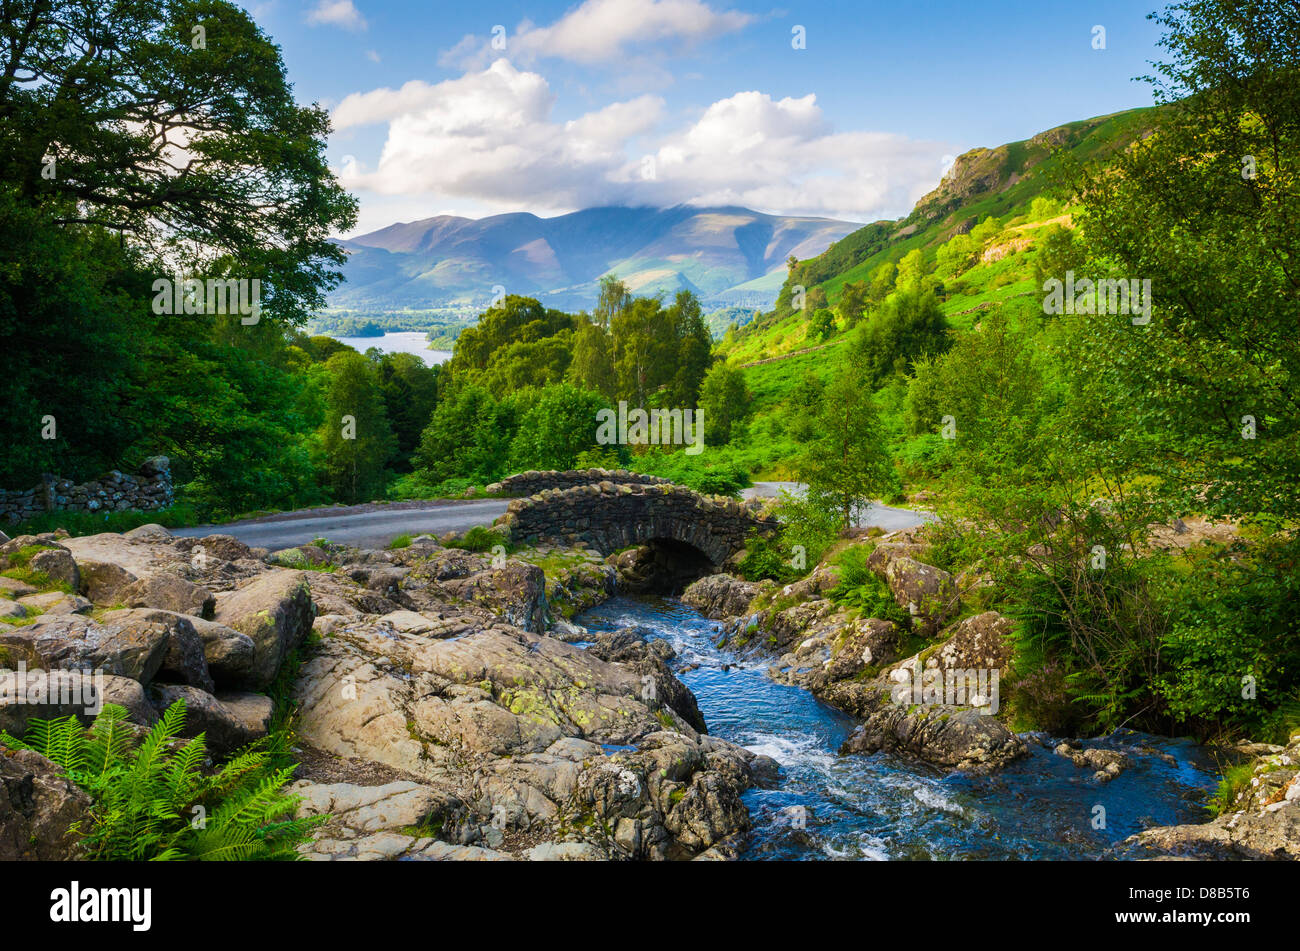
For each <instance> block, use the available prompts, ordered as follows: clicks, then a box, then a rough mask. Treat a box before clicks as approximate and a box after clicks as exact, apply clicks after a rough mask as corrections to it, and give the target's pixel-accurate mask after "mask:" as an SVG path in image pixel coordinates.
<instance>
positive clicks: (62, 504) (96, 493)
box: [0, 456, 174, 523]
mask: <svg viewBox="0 0 1300 951" xmlns="http://www.w3.org/2000/svg"><path fill="white" fill-rule="evenodd" d="M173 499H174V496H173V490H172V474H171V460H169V459H168V458H167V457H166V456H154V457H152V458H150V459H146V460H145V462H144V465H142V466H141V467H140V470H139V472H137V473H136V474H135V475H126V474H124V473H121V472H118V471H116V470H114V471H112V472H110V473H108V474H107V475H105V476H104V477H103V478H101V479H97V480H95V481H93V482H86V483H83V484H82V485H74V484H73V483H72V482H71V481H70V480H68V479H60V478H58V477H56V476H46V477H45V478H44V479H43V480H42V481H41V483H40V484H39V485H37V486H33V487H32V488H30V489H20V490H17V491H8V492H6V491H3V490H0V520H2V521H4V522H8V523H13V522H21V521H23V520H24V519H29V518H32V517H34V516H36V515H40V514H42V513H44V512H126V511H137V512H152V511H155V510H156V509H161V508H166V507H167V506H169V505H171V504H172V501H173Z"/></svg>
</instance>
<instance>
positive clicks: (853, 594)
mask: <svg viewBox="0 0 1300 951" xmlns="http://www.w3.org/2000/svg"><path fill="white" fill-rule="evenodd" d="M874 547H875V546H874V545H853V546H851V547H849V548H846V549H844V551H843V552H841V553H840V555H839V557H838V558H837V559H836V561H835V563H836V564H837V565H838V566H839V569H840V580H839V582H838V583H836V585H835V587H833V588H832V589H831V590H830V592H829V593H830V597H831V600H832V601H834V602H835V603H836V604H842V605H844V606H845V607H852V608H859V609H860V610H861V611H862V613H863V615H865V616H866V617H874V618H880V619H882V620H885V621H893V622H894V623H895V624H897V625H899V626H900V627H903V628H907V627H908V626H909V624H910V620H909V618H908V616H907V613H906V612H905V611H903V609H902V608H900V607H899V606H898V602H897V601H895V600H894V595H893V594H892V593H891V592H890V590H889V586H888V585H886V584H885V582H884V581H882V580H881V579H880V577H879V576H878V575H876V573H875V572H873V571H872V570H871V569H870V568H868V567H867V556H869V555H870V554H871V552H872V550H873V549H874Z"/></svg>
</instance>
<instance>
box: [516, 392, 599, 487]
mask: <svg viewBox="0 0 1300 951" xmlns="http://www.w3.org/2000/svg"><path fill="white" fill-rule="evenodd" d="M527 405H528V408H527V409H526V410H525V411H524V412H523V415H522V417H521V418H520V420H519V428H518V430H517V431H516V433H515V437H514V440H513V441H512V442H511V444H510V468H511V469H514V470H524V469H572V468H574V466H575V463H576V462H577V459H578V457H579V456H580V455H582V454H583V453H586V452H600V451H601V448H602V447H601V446H600V445H599V444H598V443H597V442H596V425H597V424H596V414H597V412H599V411H600V410H601V409H603V408H604V407H605V405H606V403H605V399H604V397H602V396H601V395H600V394H599V393H594V392H592V391H590V390H583V389H579V388H578V387H576V386H572V385H571V384H568V383H558V384H555V385H553V386H547V387H544V388H542V389H541V390H537V391H535V393H534V394H532V395H530V397H529V399H528V401H527Z"/></svg>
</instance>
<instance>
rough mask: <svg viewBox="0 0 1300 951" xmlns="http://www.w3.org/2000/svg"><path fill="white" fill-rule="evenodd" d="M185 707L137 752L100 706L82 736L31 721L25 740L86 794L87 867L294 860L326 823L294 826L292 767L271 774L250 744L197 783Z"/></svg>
mask: <svg viewBox="0 0 1300 951" xmlns="http://www.w3.org/2000/svg"><path fill="white" fill-rule="evenodd" d="M184 728H185V702H184V701H183V700H177V701H176V702H175V703H174V704H172V705H171V706H170V707H168V708H167V710H166V712H164V713H163V716H162V719H161V720H159V722H158V723H157V724H155V726H154V727H153V729H151V730H150V731H149V732H148V734H147V735H146V736H145V737H144V739H143V740H142V741H141V742H140V743H139V744H138V745H136V744H135V743H134V732H133V728H132V726H131V724H130V723H129V722H128V721H127V711H126V710H125V709H124V708H122V707H119V706H116V705H113V704H105V706H104V709H103V711H102V712H101V713H100V714H99V716H98V717H96V718H95V722H94V723H93V724H92V725H91V727H90V729H88V730H87V729H85V728H83V727H82V726H81V724H80V723H79V722H77V719H76V717H60V718H57V719H53V720H40V719H36V720H32V721H31V723H30V724H29V725H28V727H27V734H26V736H25V737H24V739H22V740H19V739H16V738H15V737H12V736H10V735H9V734H8V733H5V732H4V731H0V743H2V744H3V745H5V746H9V747H11V748H14V749H30V750H35V751H36V752H37V753H40V754H41V755H42V756H45V757H46V758H48V759H50V760H51V761H53V762H54V763H56V764H58V765H59V766H60V767H62V769H63V770H64V772H65V773H66V774H67V776H68V778H69V779H71V780H72V781H73V782H75V783H76V784H77V785H78V786H80V787H81V788H82V789H84V790H86V792H87V793H89V795H90V797H91V799H92V800H94V806H93V808H92V810H91V820H90V829H89V830H87V831H84V836H85V840H84V841H85V843H86V846H87V848H88V850H89V853H90V855H91V857H92V858H96V859H126V860H135V861H140V860H148V861H176V860H200V861H215V860H227V861H229V860H268V859H294V858H297V857H298V854H297V846H298V845H299V844H301V843H302V842H304V841H307V840H308V839H309V838H310V837H311V834H312V830H313V829H315V828H316V826H317V825H319V824H320V823H321V822H324V821H325V820H326V819H327V818H328V817H327V816H313V817H310V818H304V819H298V818H294V817H293V815H294V813H295V812H296V811H297V806H298V803H299V802H300V801H301V797H299V796H289V795H286V794H285V793H284V787H285V786H286V785H287V784H288V783H289V781H290V780H291V779H292V777H293V771H294V769H295V767H294V766H292V765H291V766H288V767H285V768H276V763H274V762H273V761H272V753H271V751H270V750H268V748H267V747H268V746H269V745H270V744H268V743H266V742H261V743H256V744H253V745H252V746H249V747H246V748H245V749H244V750H243V751H241V752H239V753H238V754H236V755H235V756H234V757H233V758H231V759H230V761H229V762H227V763H226V764H225V765H224V766H223V767H222V768H221V769H219V770H217V771H216V772H215V773H211V774H207V775H205V774H204V772H203V764H204V762H205V761H206V759H207V747H206V743H205V740H204V737H203V735H202V734H200V735H199V736H197V737H195V738H194V739H192V740H188V741H184V742H182V741H181V740H180V739H178V738H179V736H180V734H181V732H182V731H183V730H184Z"/></svg>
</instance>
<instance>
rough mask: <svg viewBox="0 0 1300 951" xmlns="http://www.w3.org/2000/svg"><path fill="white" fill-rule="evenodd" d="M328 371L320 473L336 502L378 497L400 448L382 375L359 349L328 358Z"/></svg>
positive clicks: (326, 367)
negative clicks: (382, 387) (386, 405)
mask: <svg viewBox="0 0 1300 951" xmlns="http://www.w3.org/2000/svg"><path fill="white" fill-rule="evenodd" d="M325 372H326V373H327V374H328V376H329V383H328V385H327V388H326V392H325V422H324V424H323V425H322V427H321V452H322V460H321V470H322V473H323V474H324V477H325V479H326V482H327V484H328V485H329V488H330V491H331V492H332V493H333V495H334V497H335V498H337V499H341V500H342V501H344V502H361V501H364V500H366V499H370V498H374V497H376V496H377V495H379V494H380V492H381V491H382V489H383V485H384V466H385V464H386V463H387V462H388V459H389V457H390V456H391V455H392V453H393V451H394V449H395V448H396V440H395V438H394V436H393V431H392V428H391V427H390V426H389V424H388V415H387V412H386V411H385V408H384V397H383V393H382V391H381V390H380V386H379V379H378V374H377V373H376V372H375V369H374V367H373V365H372V364H371V363H370V362H369V361H368V360H366V358H365V357H363V356H361V354H359V353H357V352H356V351H355V350H349V351H346V352H343V353H336V354H335V355H334V356H332V357H330V358H329V361H328V362H327V363H326V364H325Z"/></svg>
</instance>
